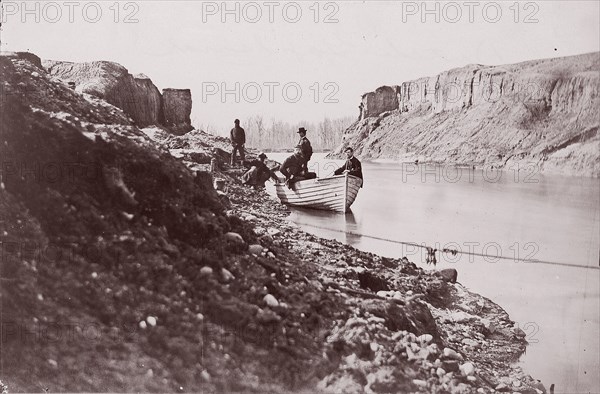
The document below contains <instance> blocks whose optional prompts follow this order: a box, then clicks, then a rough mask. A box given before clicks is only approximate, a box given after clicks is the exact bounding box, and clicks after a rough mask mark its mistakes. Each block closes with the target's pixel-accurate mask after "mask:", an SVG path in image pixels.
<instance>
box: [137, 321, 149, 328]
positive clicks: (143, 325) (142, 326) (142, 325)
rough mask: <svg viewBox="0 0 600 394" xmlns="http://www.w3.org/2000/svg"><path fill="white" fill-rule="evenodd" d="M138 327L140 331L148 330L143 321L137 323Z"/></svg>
mask: <svg viewBox="0 0 600 394" xmlns="http://www.w3.org/2000/svg"><path fill="white" fill-rule="evenodd" d="M139 326H140V328H141V329H142V330H145V329H146V328H148V325H147V324H146V322H145V321H143V320H142V321H141V322H140V323H139Z"/></svg>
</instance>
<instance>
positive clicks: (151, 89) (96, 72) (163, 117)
mask: <svg viewBox="0 0 600 394" xmlns="http://www.w3.org/2000/svg"><path fill="white" fill-rule="evenodd" d="M42 63H43V66H44V68H45V69H46V70H47V71H48V73H49V74H50V75H52V76H54V77H57V78H59V79H61V80H62V81H64V82H66V83H69V84H73V85H74V88H75V90H76V91H78V92H82V93H88V94H91V95H94V96H97V97H99V98H102V99H104V100H106V101H108V102H109V103H111V104H112V105H114V106H116V107H119V108H121V109H122V110H123V111H124V112H125V113H126V114H127V115H129V116H130V117H131V118H132V119H133V121H134V122H135V123H136V125H137V126H139V127H146V126H151V125H162V126H167V127H169V129H170V130H171V131H172V132H174V133H175V134H181V133H185V132H187V131H190V130H192V129H193V127H192V126H191V122H190V113H191V110H192V96H191V92H190V90H189V89H165V90H164V91H163V94H162V95H161V93H160V91H159V90H158V88H157V87H156V86H155V85H154V83H152V80H151V79H150V78H148V77H147V76H146V75H143V74H138V75H135V76H134V75H131V74H130V73H129V72H128V70H127V69H126V68H125V67H123V66H121V65H120V64H118V63H114V62H107V61H97V62H90V63H72V62H63V61H52V60H44V61H43V62H42Z"/></svg>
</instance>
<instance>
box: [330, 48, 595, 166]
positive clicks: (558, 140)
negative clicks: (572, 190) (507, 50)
mask: <svg viewBox="0 0 600 394" xmlns="http://www.w3.org/2000/svg"><path fill="white" fill-rule="evenodd" d="M599 68H600V54H599V53H592V54H585V55H579V56H572V57H566V58H557V59H545V60H536V61H529V62H525V63H519V64H514V65H505V66H483V65H468V66H466V67H462V68H457V69H453V70H449V71H445V72H443V73H441V74H439V75H436V76H435V77H425V78H420V79H417V80H414V81H409V82H404V83H402V84H400V85H399V86H391V87H381V88H379V89H377V90H376V91H375V92H371V93H367V94H365V95H364V96H363V100H362V111H361V116H360V118H359V120H358V121H357V122H355V123H354V124H353V125H352V126H350V127H349V128H348V129H347V130H346V132H345V135H344V138H343V143H342V145H341V146H340V147H338V149H336V151H335V152H334V155H335V154H340V153H341V152H342V150H343V148H344V147H345V146H348V145H350V146H353V147H354V148H355V150H356V152H357V154H358V155H360V156H361V157H363V158H367V159H369V158H370V159H374V158H385V159H396V160H402V161H408V160H411V161H412V160H416V159H418V160H420V161H429V162H437V163H447V164H457V165H476V166H482V165H494V166H498V167H506V166H509V165H511V164H517V165H519V164H522V165H523V166H531V165H535V166H538V168H539V169H540V170H542V171H549V172H560V173H565V174H573V175H586V176H598V175H600V136H599V134H598V126H599V123H600V122H599V112H598V110H597V108H598V107H599V105H600V100H599V98H598V97H599V74H598V69H599ZM394 93H395V97H393V95H394Z"/></svg>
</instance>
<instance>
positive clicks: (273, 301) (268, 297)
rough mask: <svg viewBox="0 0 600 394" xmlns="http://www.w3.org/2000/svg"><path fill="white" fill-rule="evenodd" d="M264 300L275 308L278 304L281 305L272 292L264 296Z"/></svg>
mask: <svg viewBox="0 0 600 394" xmlns="http://www.w3.org/2000/svg"><path fill="white" fill-rule="evenodd" d="M263 301H264V302H265V304H267V305H268V306H270V307H271V308H274V307H276V306H279V301H277V298H275V297H273V295H271V294H267V295H266V296H265V297H264V298H263Z"/></svg>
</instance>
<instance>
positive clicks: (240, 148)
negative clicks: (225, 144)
mask: <svg viewBox="0 0 600 394" xmlns="http://www.w3.org/2000/svg"><path fill="white" fill-rule="evenodd" d="M235 152H239V153H240V159H241V160H242V161H244V159H245V155H244V146H243V144H233V149H232V150H231V165H233V164H234V163H235Z"/></svg>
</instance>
